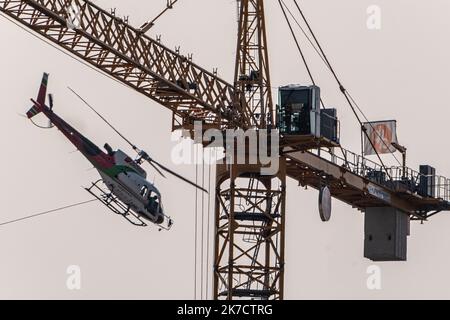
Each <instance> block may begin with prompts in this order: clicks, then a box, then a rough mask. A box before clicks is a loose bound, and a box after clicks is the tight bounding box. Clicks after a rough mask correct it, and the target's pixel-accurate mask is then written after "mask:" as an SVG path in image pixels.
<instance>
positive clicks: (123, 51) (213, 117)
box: [0, 0, 246, 127]
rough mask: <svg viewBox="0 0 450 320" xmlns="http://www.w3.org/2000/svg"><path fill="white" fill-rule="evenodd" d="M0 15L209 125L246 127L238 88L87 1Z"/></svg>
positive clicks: (25, 3) (22, 7)
mask: <svg viewBox="0 0 450 320" xmlns="http://www.w3.org/2000/svg"><path fill="white" fill-rule="evenodd" d="M0 11H1V12H3V13H4V14H6V15H8V16H9V17H11V18H13V19H15V20H16V21H18V22H20V23H21V24H23V25H24V26H26V27H28V28H30V29H31V30H33V31H35V32H37V33H39V34H40V35H41V36H43V37H45V38H46V39H48V40H50V41H51V42H53V43H55V44H57V45H58V46H60V47H62V48H64V49H66V50H68V51H69V52H70V53H72V54H73V55H75V56H76V57H78V58H79V59H81V60H83V61H85V62H88V63H89V64H91V65H93V66H94V67H96V68H98V69H100V70H102V71H103V72H105V73H107V74H108V75H110V76H112V77H114V78H115V79H117V80H119V81H121V82H123V83H125V84H126V85H128V86H130V87H132V88H133V89H135V90H137V91H138V92H140V93H142V94H144V95H146V96H147V97H149V98H151V99H153V100H155V101H156V102H158V103H159V104H161V105H163V106H165V107H167V108H169V109H170V110H172V111H173V112H174V113H175V114H178V115H180V116H185V117H189V115H190V114H191V113H192V112H191V111H192V109H194V108H195V109H198V108H199V107H200V108H203V109H204V110H205V112H204V119H198V118H197V119H194V120H203V121H204V122H205V123H209V124H215V125H218V126H221V127H227V126H232V127H236V126H239V127H246V123H245V122H246V121H245V120H244V117H243V116H242V114H243V113H242V112H241V110H242V108H241V106H240V105H241V103H240V102H239V99H237V98H236V94H235V90H234V87H233V86H232V85H231V84H229V83H227V82H226V81H224V80H222V79H220V78H218V77H217V76H216V75H215V74H213V73H211V72H208V71H206V70H205V69H203V68H201V67H200V66H198V65H196V64H194V63H193V62H192V61H190V60H189V59H188V58H187V57H185V56H183V55H181V54H179V53H177V52H175V51H173V50H170V49H168V48H167V47H165V46H163V45H162V44H161V43H160V42H158V41H156V40H154V39H152V38H150V37H148V36H147V35H145V34H143V33H142V32H139V30H137V29H135V28H133V27H132V26H130V25H128V23H127V22H126V21H124V19H121V18H119V17H117V16H115V15H114V14H112V13H110V12H107V11H105V10H103V9H102V8H100V7H98V6H97V5H95V4H93V3H92V2H90V1H87V0H0Z"/></svg>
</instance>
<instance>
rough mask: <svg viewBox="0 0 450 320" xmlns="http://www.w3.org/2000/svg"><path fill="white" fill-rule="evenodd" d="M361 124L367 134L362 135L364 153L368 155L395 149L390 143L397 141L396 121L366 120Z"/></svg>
mask: <svg viewBox="0 0 450 320" xmlns="http://www.w3.org/2000/svg"><path fill="white" fill-rule="evenodd" d="M363 126H364V128H365V130H366V132H367V135H364V155H366V156H370V155H374V154H377V153H379V154H383V153H394V152H395V151H396V148H395V147H394V146H393V145H392V143H393V142H394V143H398V141H397V121H395V120H389V121H374V122H366V123H364V124H363ZM369 138H370V140H369ZM371 142H372V143H371Z"/></svg>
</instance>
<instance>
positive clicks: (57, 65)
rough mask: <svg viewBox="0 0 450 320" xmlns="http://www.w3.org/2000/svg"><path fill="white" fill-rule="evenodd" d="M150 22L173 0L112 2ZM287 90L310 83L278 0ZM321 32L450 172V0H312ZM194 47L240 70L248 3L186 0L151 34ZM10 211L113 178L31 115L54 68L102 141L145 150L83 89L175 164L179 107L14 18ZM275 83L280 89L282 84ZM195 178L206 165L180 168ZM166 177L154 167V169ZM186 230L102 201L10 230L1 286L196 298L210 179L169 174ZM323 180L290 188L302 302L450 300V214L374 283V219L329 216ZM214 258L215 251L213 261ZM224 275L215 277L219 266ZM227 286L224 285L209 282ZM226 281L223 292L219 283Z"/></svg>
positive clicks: (65, 97) (272, 40)
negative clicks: (376, 25) (77, 285)
mask: <svg viewBox="0 0 450 320" xmlns="http://www.w3.org/2000/svg"><path fill="white" fill-rule="evenodd" d="M95 2H96V3H98V4H99V5H100V6H101V7H103V8H111V7H117V12H118V14H120V15H129V16H130V23H132V24H133V25H135V26H139V25H141V24H142V23H143V22H144V21H146V20H148V19H149V18H151V17H153V16H155V14H157V13H158V11H159V10H160V9H161V8H162V6H164V5H165V2H166V1H165V0H153V1H142V0H128V1H119V0H115V1H113V0H101V1H100V0H99V1H95ZM265 2H266V7H267V25H268V36H269V47H270V59H271V61H270V62H271V68H272V80H273V86H279V85H284V84H289V83H302V84H309V80H308V77H307V74H306V71H305V69H304V67H302V64H301V63H300V59H299V56H298V53H297V51H296V48H295V45H294V43H293V41H292V39H291V37H290V35H289V33H288V29H287V27H286V25H285V23H284V20H283V18H282V16H281V12H280V9H279V8H278V6H277V1H275V0H266V1H265ZM300 3H301V5H302V7H303V9H304V11H305V13H306V14H307V16H308V17H309V19H310V22H311V24H312V26H313V28H314V29H315V31H316V34H317V36H318V37H319V39H320V41H321V42H322V44H323V47H324V49H325V50H326V52H327V53H328V55H329V57H330V59H331V61H332V62H333V64H334V66H335V68H336V70H337V71H338V73H339V75H341V77H342V79H343V82H344V84H345V85H346V86H347V87H348V88H349V90H350V91H351V92H352V94H353V95H354V96H355V97H356V99H357V100H358V102H359V103H360V105H361V106H362V107H363V108H364V110H365V112H366V114H367V115H368V116H369V117H370V119H372V120H379V119H388V118H394V119H397V120H398V135H399V139H400V142H401V143H402V144H404V145H406V146H407V147H408V155H409V156H408V163H409V165H410V166H411V167H413V168H418V165H419V164H430V165H433V166H435V167H436V168H437V169H438V173H439V174H442V175H446V176H450V167H449V164H448V158H449V156H450V151H449V150H450V149H449V148H448V137H447V133H448V119H449V117H450V110H449V108H448V101H449V100H450V90H449V83H450V82H449V76H450V62H449V60H448V57H449V56H450V44H449V35H450V34H449V33H450V19H448V16H449V14H450V2H449V1H447V0H431V1H424V0H389V1H388V0H370V1H368V0H340V1H333V0H303V1H300ZM369 5H378V6H379V7H380V8H381V17H382V26H381V30H369V29H368V28H367V26H366V21H367V18H368V16H367V12H366V10H367V8H368V7H369ZM149 34H150V35H151V36H153V37H154V36H156V35H159V34H161V35H162V41H163V43H164V44H165V45H167V46H169V47H171V48H174V47H175V46H178V45H180V46H181V50H182V52H183V53H193V54H194V61H195V62H196V63H198V64H200V65H202V66H203V67H204V68H206V69H208V70H212V69H213V68H218V70H219V74H220V76H222V77H223V78H224V79H225V80H228V81H232V76H233V70H234V67H233V63H234V61H233V59H234V57H235V42H236V39H235V38H236V3H235V1H232V0H180V1H179V5H176V8H175V10H173V11H171V12H170V13H168V14H167V16H165V17H163V18H162V19H161V20H160V21H159V22H158V24H157V26H156V27H155V28H154V29H153V30H152V31H151V32H150V33H149ZM0 39H1V44H0V46H1V51H0V70H1V71H2V77H1V78H0V90H1V97H2V112H3V113H2V117H0V146H1V150H2V156H1V157H0V167H1V168H2V169H3V171H2V173H1V177H2V184H1V187H0V190H1V192H0V194H1V199H2V210H1V215H0V222H1V221H7V220H9V219H15V218H19V217H22V216H24V215H27V214H32V213H36V212H40V211H44V210H47V209H52V208H55V207H59V206H64V205H66V204H70V203H74V202H77V201H82V200H85V199H88V198H89V197H88V194H87V193H86V192H85V191H84V190H83V189H82V188H81V186H87V185H89V183H90V181H94V180H96V179H97V178H98V175H97V174H96V172H94V171H92V170H90V166H89V164H88V162H87V161H86V160H84V159H83V158H82V156H81V155H80V154H78V153H72V151H73V147H72V146H71V145H70V144H69V143H68V142H67V141H65V139H64V138H63V137H62V136H61V135H60V133H59V132H58V131H57V130H47V131H45V130H39V129H37V128H36V127H34V126H32V125H31V124H30V123H29V122H28V121H26V120H25V119H24V118H22V117H20V116H18V113H24V112H25V111H26V109H27V108H28V107H29V106H30V103H29V100H28V99H29V98H30V97H35V95H36V93H37V88H38V85H39V81H40V77H41V75H42V72H43V71H46V72H49V73H50V75H51V76H50V82H49V89H50V91H51V92H53V93H54V94H55V104H56V105H55V111H56V112H58V113H60V114H61V116H63V117H64V118H66V119H67V121H69V122H70V123H71V124H73V125H74V126H75V127H76V128H78V129H79V130H80V131H82V132H84V133H85V134H86V135H87V136H88V137H90V138H91V139H92V140H93V141H94V142H96V143H97V144H98V145H100V146H101V145H103V143H104V142H106V141H108V142H109V143H110V144H111V145H112V146H114V147H121V148H123V149H124V150H125V151H127V152H130V150H129V148H127V146H125V144H124V142H123V141H121V140H120V139H119V138H118V137H117V136H115V135H114V133H113V132H112V131H111V130H110V129H109V128H108V127H106V126H105V125H104V124H103V123H102V122H101V121H100V120H98V119H97V118H96V117H95V116H94V115H93V114H92V113H91V112H89V111H88V110H87V109H86V108H85V107H84V106H82V105H81V104H80V102H79V101H77V99H76V98H74V96H73V95H71V94H70V93H69V92H68V90H67V89H66V87H67V86H68V85H70V86H72V87H73V88H75V89H76V90H78V91H79V92H80V93H81V94H82V95H83V96H84V97H85V98H86V99H87V100H89V101H90V102H91V103H92V104H93V105H94V106H96V107H97V108H98V109H99V111H101V112H102V113H103V114H104V115H105V116H106V117H108V118H109V119H110V120H111V121H112V122H113V123H114V124H116V126H117V127H118V128H120V129H121V130H122V131H123V132H124V133H126V135H128V136H129V137H130V138H131V139H132V140H133V141H135V142H136V144H138V145H139V146H142V148H144V149H146V150H148V151H150V152H151V154H152V155H154V156H155V157H156V158H157V159H159V160H161V161H162V162H164V163H167V164H168V165H169V166H172V167H173V165H172V164H171V163H170V153H171V150H172V148H173V145H174V143H173V142H171V132H170V121H171V114H170V113H169V112H168V111H167V110H166V109H164V108H163V107H161V106H159V105H157V104H156V103H154V102H152V101H150V100H149V99H147V98H145V97H144V96H142V95H140V94H138V93H136V92H133V91H132V90H130V89H128V88H126V87H124V86H122V85H120V84H118V83H116V82H114V81H112V80H110V79H108V78H106V77H104V76H102V75H100V74H98V73H97V72H95V71H93V70H91V69H89V68H88V67H86V66H84V65H82V64H81V63H79V62H77V61H74V60H73V59H71V58H70V57H68V56H66V55H64V54H62V53H61V52H59V51H58V50H56V49H54V48H52V47H51V46H49V45H47V44H45V43H43V42H42V41H39V40H37V39H36V38H34V37H33V36H31V35H30V34H28V33H26V32H25V31H23V30H21V29H20V28H18V27H17V26H15V25H14V24H12V23H11V22H9V21H7V20H5V18H3V17H0ZM302 41H303V45H304V47H305V48H308V49H306V51H307V54H308V57H310V60H311V65H312V68H313V70H314V73H315V75H316V79H317V82H318V84H319V85H320V86H321V88H322V95H323V97H324V100H325V101H326V103H327V105H328V106H334V107H336V108H338V112H339V117H340V120H341V140H342V144H343V145H344V146H345V147H347V148H350V149H353V150H355V151H357V150H359V133H358V132H359V131H358V126H357V124H356V121H355V119H354V117H353V115H352V114H351V112H350V110H349V109H348V107H347V106H346V105H345V103H344V100H343V99H342V97H341V96H340V94H339V92H338V90H337V87H336V84H335V83H334V82H333V81H332V78H331V77H330V75H329V74H328V73H327V72H326V71H325V70H324V68H323V65H322V64H321V62H320V61H319V60H318V59H317V57H316V56H314V55H313V53H312V51H311V50H310V48H309V47H307V44H306V43H305V41H304V40H302ZM274 94H275V92H274ZM176 169H177V170H178V171H180V172H182V173H183V174H184V175H186V176H189V177H191V178H194V176H195V168H194V166H188V165H183V166H179V167H177V168H176ZM149 172H150V174H149V176H150V177H151V178H152V176H153V175H154V173H153V172H152V171H151V170H149ZM155 179H156V180H155V182H156V183H157V184H158V186H159V188H160V189H161V191H162V193H163V196H164V199H165V206H166V210H167V211H168V212H170V214H171V215H172V216H173V218H174V219H175V221H176V225H175V227H174V229H173V230H172V231H171V232H157V230H156V229H155V228H150V229H136V228H134V227H132V226H130V225H128V224H126V223H125V221H123V220H122V219H120V218H118V217H114V216H113V215H111V214H110V213H109V212H108V211H107V209H105V208H103V207H102V206H101V205H100V204H98V203H93V204H89V205H86V206H85V207H79V208H75V209H70V210H66V211H64V212H61V213H57V214H54V215H49V216H44V217H40V218H37V219H35V220H29V221H26V222H21V223H17V224H13V225H8V226H3V227H0V253H1V262H0V298H4V299H9V298H26V299H29V298H42V299H46V298H63V299H81V298H87V299H92V298H112V299H114V298H125V299H131V298H137V299H190V298H193V291H194V279H193V274H194V242H193V240H194V222H193V221H194V201H193V199H194V197H195V194H194V191H193V190H192V188H190V187H189V186H185V185H183V184H181V183H178V181H174V180H172V179H170V180H166V181H163V180H162V179H160V178H158V177H156V178H155ZM317 196H318V194H317V192H316V191H314V190H303V189H301V188H299V187H298V186H297V185H296V184H295V183H294V182H293V181H289V184H288V196H287V198H288V202H287V230H286V236H287V251H286V262H287V264H286V298H288V299H312V298H325V299H327V298H342V299H347V298H361V299H366V298H371V299H381V298H385V299H391V298H413V299H414V298H425V299H427V298H437V299H440V298H446V299H449V298H450V275H449V270H450V232H449V230H450V217H449V216H448V214H447V213H442V214H440V215H438V216H436V217H435V218H433V219H432V220H431V221H430V222H427V223H425V224H423V225H421V224H413V225H412V228H411V236H410V237H409V244H408V258H409V259H408V262H402V263H380V264H377V265H378V266H380V267H381V272H382V289H381V290H375V291H371V290H368V289H367V286H366V280H367V277H368V275H367V273H366V270H367V268H368V267H369V266H370V265H372V264H373V263H372V262H370V261H368V260H366V259H364V258H363V215H362V214H361V213H359V212H358V211H356V210H354V209H352V208H351V207H349V206H347V205H345V204H343V203H340V202H339V201H336V200H335V201H334V202H333V206H334V210H333V217H332V220H331V221H330V222H329V223H326V224H324V223H322V222H320V219H319V215H318V212H317ZM210 261H211V260H210ZM69 265H78V266H80V267H81V274H82V288H81V290H78V291H70V290H68V289H67V287H66V279H67V274H66V269H67V267H68V266H69ZM210 274H211V273H210ZM209 283H210V284H211V281H210V282H209ZM210 292H211V291H210Z"/></svg>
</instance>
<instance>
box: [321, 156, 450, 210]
mask: <svg viewBox="0 0 450 320" xmlns="http://www.w3.org/2000/svg"><path fill="white" fill-rule="evenodd" d="M319 156H320V157H321V158H324V159H326V160H328V161H330V162H332V163H333V164H335V165H338V166H341V167H344V168H346V169H347V170H348V171H350V172H352V173H354V174H356V175H358V176H362V177H365V178H368V179H369V180H371V181H373V182H376V183H378V184H380V185H383V186H384V187H387V188H390V189H392V190H394V191H408V192H411V193H413V194H419V195H420V194H421V192H422V190H421V187H423V185H424V184H425V185H426V188H427V189H428V193H429V195H428V197H432V198H436V199H442V200H444V201H447V202H450V179H449V178H446V177H443V176H439V175H424V174H421V173H420V172H417V171H415V170H413V169H411V168H408V167H401V166H392V167H388V168H386V169H384V168H383V167H382V166H381V165H380V164H378V163H376V162H373V161H371V160H369V159H367V158H366V157H363V156H361V155H359V154H356V153H353V152H351V151H349V150H346V149H342V156H339V155H336V154H334V153H331V152H329V150H327V149H321V150H320V153H319ZM389 177H390V178H389ZM422 193H423V192H422ZM425 197H427V196H425Z"/></svg>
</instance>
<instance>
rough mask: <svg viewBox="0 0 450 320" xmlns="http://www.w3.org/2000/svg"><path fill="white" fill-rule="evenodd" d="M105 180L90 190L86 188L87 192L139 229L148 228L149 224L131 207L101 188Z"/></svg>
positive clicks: (93, 184) (96, 183)
mask: <svg viewBox="0 0 450 320" xmlns="http://www.w3.org/2000/svg"><path fill="white" fill-rule="evenodd" d="M102 182H103V180H101V179H100V180H98V181H96V182H93V183H92V185H91V186H90V187H89V188H84V189H85V190H86V191H87V192H89V193H90V194H92V195H93V196H94V197H95V198H97V199H98V200H100V201H101V202H102V203H103V204H104V205H105V206H106V207H107V208H108V209H109V210H111V211H112V212H113V213H115V214H117V215H120V216H122V217H123V218H124V219H125V220H127V221H128V222H129V223H131V224H132V225H134V226H137V227H146V226H147V224H146V223H145V222H144V221H143V220H142V219H141V218H140V217H139V216H138V215H137V214H136V213H135V212H133V211H132V210H130V207H129V206H127V205H125V204H124V203H123V202H122V201H120V200H119V199H118V198H117V197H116V196H115V195H113V194H112V193H111V192H110V191H109V190H108V191H105V189H103V188H101V187H100V186H99V184H100V183H102Z"/></svg>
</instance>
